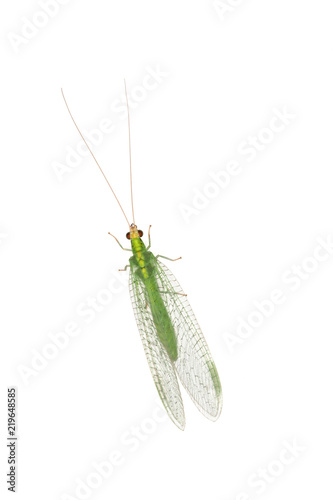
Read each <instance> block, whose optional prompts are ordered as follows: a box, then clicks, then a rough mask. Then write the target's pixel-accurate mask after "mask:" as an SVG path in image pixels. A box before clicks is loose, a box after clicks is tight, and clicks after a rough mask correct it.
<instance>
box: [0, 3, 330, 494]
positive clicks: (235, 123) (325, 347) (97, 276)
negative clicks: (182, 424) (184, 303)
mask: <svg viewBox="0 0 333 500" xmlns="http://www.w3.org/2000/svg"><path fill="white" fill-rule="evenodd" d="M62 3H63V5H61V6H60V5H59V4H57V5H58V7H59V8H58V12H53V14H52V15H53V17H52V18H49V17H47V16H46V18H45V15H44V16H43V15H42V16H40V12H41V11H42V12H43V9H42V8H41V6H40V4H39V3H38V2H37V1H32V0H29V1H28V2H27V1H23V0H19V1H16V2H10V3H9V2H7V3H4V4H3V5H2V12H1V19H2V21H1V35H2V37H1V40H2V42H1V60H2V78H1V87H2V89H1V103H0V110H1V138H2V141H1V142H2V147H1V164H2V167H1V184H0V185H1V196H0V203H1V207H0V234H1V237H0V242H1V245H0V261H1V271H0V276H1V278H0V279H1V288H0V293H1V338H2V347H1V360H0V361H1V362H0V366H1V398H0V400H1V401H0V424H1V446H0V447H1V454H0V455H1V488H2V491H4V492H6V484H5V481H6V472H7V462H6V459H7V451H6V392H7V386H9V385H16V386H17V387H18V435H19V441H18V493H17V497H16V498H19V499H24V500H25V499H27V498H29V499H30V498H34V500H44V499H69V498H71V499H73V498H83V497H84V495H83V493H82V491H83V490H80V491H79V490H77V491H75V490H76V487H77V484H79V483H78V482H79V481H83V482H85V484H86V483H87V481H89V480H91V478H95V480H97V482H98V481H99V479H98V476H91V474H92V473H96V471H95V468H94V466H93V463H100V462H102V461H105V460H107V459H108V457H109V456H110V455H111V454H112V453H113V452H115V451H117V450H118V451H119V452H120V453H121V455H122V463H121V464H120V465H116V466H115V467H114V470H113V472H112V473H111V474H110V475H109V477H108V478H104V479H101V480H100V483H101V484H100V485H98V487H94V488H93V490H90V492H89V491H88V490H87V493H86V496H85V498H96V499H97V498H101V499H102V498H117V499H118V500H130V499H132V498H137V497H139V498H145V499H146V500H153V499H154V500H155V499H157V498H158V499H160V500H165V499H168V500H169V499H170V498H175V499H178V498H191V499H193V500H199V499H200V500H201V499H202V498H210V499H213V500H235V499H237V500H248V499H249V498H250V499H256V498H258V497H259V496H261V497H262V498H269V499H280V498H284V499H288V500H289V499H290V500H292V499H295V498H302V499H313V498H328V497H330V496H331V495H332V479H331V478H332V465H333V464H332V444H333V443H332V417H333V412H332V403H331V397H330V396H331V393H332V347H333V344H332V334H333V318H332V314H331V311H332V279H333V255H331V254H329V253H326V254H325V252H324V251H323V250H322V251H321V253H320V255H321V256H322V258H323V259H324V258H325V260H322V261H321V262H319V263H317V264H318V265H317V266H316V261H314V260H313V258H312V259H309V258H311V257H313V255H314V252H315V248H316V246H317V245H318V242H317V240H318V238H322V239H323V240H326V239H327V238H329V237H330V235H333V224H332V209H333V201H332V180H333V177H332V146H331V143H332V113H333V107H332V88H333V85H332V84H333V82H332V73H331V59H332V38H333V37H332V28H331V24H332V23H331V20H332V6H331V2H329V1H320V2H310V1H297V0H294V1H290V0H280V1H279V2H274V1H267V0H243V1H231V0H230V1H229V2H228V1H227V0H226V1H225V2H224V5H225V6H227V7H228V6H229V10H228V11H226V12H225V14H224V13H223V11H222V7H221V5H222V3H223V2H220V4H221V5H220V9H217V8H216V7H214V4H213V1H212V0H206V1H203V0H201V1H199V0H195V1H194V0H184V1H182V2H179V1H176V0H170V1H168V2H161V1H156V0H154V1H153V0H143V1H141V2H137V1H134V0H125V1H122V2H120V1H104V0H95V1H94V2H92V1H91V2H89V1H87V0H81V1H78V0H71V1H69V2H67V3H66V2H62ZM44 12H45V10H44ZM27 20H29V21H32V20H34V21H35V22H36V23H37V24H38V23H39V24H41V23H42V24H43V23H44V26H43V27H38V28H35V29H34V31H32V29H31V25H30V31H29V29H28V28H27ZM22 30H23V31H24V30H25V35H27V30H28V32H29V33H30V35H29V33H28V35H29V36H30V38H25V39H23V38H21V39H20V38H18V37H19V36H23V35H22V33H23V31H22ZM152 70H155V71H156V70H157V71H159V72H160V73H163V77H160V78H159V79H160V81H157V80H153V79H151V78H150V79H149V77H147V74H149V71H152ZM124 76H126V78H127V85H128V89H129V94H130V97H132V100H133V99H134V97H135V98H137V97H138V96H139V97H140V99H141V98H142V100H141V102H139V103H138V102H137V103H136V107H135V108H134V107H132V108H131V119H132V155H133V169H134V195H135V209H136V220H137V223H138V225H139V226H140V228H142V230H143V231H144V232H145V236H144V237H146V235H147V228H148V225H149V224H152V251H153V252H154V253H155V254H157V253H162V254H164V255H167V256H170V257H178V256H179V255H181V256H182V257H183V260H182V261H179V262H175V263H170V265H169V267H170V268H171V270H172V271H173V272H174V273H175V275H176V276H177V277H178V278H179V280H180V282H181V284H182V286H183V288H184V290H185V292H186V293H188V297H189V300H190V302H191V304H192V307H193V309H194V311H195V313H196V315H197V317H198V320H199V322H200V324H201V326H202V329H203V331H204V333H205V336H206V339H207V341H208V344H209V346H210V349H211V351H212V353H213V357H214V359H215V361H216V364H217V367H218V370H219V373H220V377H221V380H222V385H223V390H224V408H223V411H222V414H221V417H220V419H219V420H218V421H217V422H215V423H211V422H210V421H208V420H206V419H205V418H204V417H203V416H202V415H201V414H200V413H199V412H198V411H197V409H196V408H195V406H194V405H193V404H192V402H191V401H190V400H189V398H188V397H187V396H186V395H185V394H184V391H183V395H184V404H185V411H186V418H187V425H186V429H185V431H184V432H181V431H180V430H178V429H177V428H176V427H175V426H174V425H173V424H172V422H171V421H170V420H169V419H168V418H167V417H166V416H165V413H163V411H162V410H158V404H157V399H158V396H157V392H156V389H155V387H154V384H153V382H152V379H151V376H150V372H149V369H148V366H147V363H146V360H145V356H144V353H143V349H142V346H141V341H140V337H139V333H138V331H137V328H136V324H135V321H134V317H133V314H132V310H131V304H130V300H129V294H128V290H127V286H126V284H125V285H124V284H122V282H120V281H119V278H117V276H118V273H117V269H118V268H119V267H123V266H124V265H125V264H126V259H127V258H128V254H127V253H125V252H122V251H121V249H120V248H119V247H118V246H117V244H116V243H115V241H114V240H112V239H111V237H110V236H108V234H107V233H108V231H111V232H112V233H113V234H115V235H116V236H117V237H118V238H119V239H120V240H121V242H122V243H124V244H126V239H125V233H126V231H127V226H126V222H125V219H124V218H123V216H122V214H121V212H120V210H119V208H118V207H117V205H116V202H115V200H114V199H113V197H112V194H111V192H110V191H109V189H108V187H107V185H106V183H105V182H104V180H103V178H102V176H101V174H100V172H99V171H98V169H97V167H96V165H95V164H94V163H93V161H92V159H91V158H87V157H85V158H83V159H82V160H80V158H79V160H78V162H77V163H78V164H77V166H76V167H75V168H72V170H71V171H70V172H66V173H65V174H64V175H63V176H60V177H61V178H59V175H58V176H57V175H56V172H55V165H56V163H55V162H58V164H59V163H62V164H65V157H66V152H67V151H68V147H71V148H76V147H77V145H78V142H79V139H80V138H79V136H78V134H77V131H76V130H75V128H74V126H73V123H72V122H71V120H70V117H69V115H68V113H67V111H66V108H65V106H64V103H63V101H62V98H61V93H60V88H61V87H63V88H64V90H65V93H66V97H67V99H68V101H69V104H70V106H71V108H72V111H73V113H74V115H75V117H76V119H77V121H78V123H79V124H80V126H81V127H82V129H84V130H85V131H87V130H91V129H93V128H96V127H97V126H99V124H100V122H101V120H103V119H105V118H108V119H110V120H112V122H113V123H114V129H113V131H112V133H109V134H105V135H104V136H103V142H102V144H100V145H97V146H96V147H94V151H95V153H96V156H97V157H98V159H99V160H100V162H101V164H102V165H103V166H104V168H105V171H106V174H107V176H108V178H109V180H110V182H111V183H112V185H113V187H114V189H115V190H116V192H117V194H118V196H119V198H120V200H121V201H122V202H123V204H124V207H125V211H126V212H127V213H128V214H130V198H129V194H130V191H129V182H128V143H127V140H128V137H127V125H126V120H124V119H123V113H120V112H119V107H118V108H117V106H119V104H117V102H118V101H117V100H118V99H122V96H123V92H124V90H123V77H124ZM143 82H146V83H147V82H149V84H150V86H153V84H154V82H155V83H156V82H157V83H156V85H154V87H155V88H154V89H151V90H144V87H143ZM140 89H141V90H140ZM142 89H143V90H142ZM140 92H141V93H140ZM134 100H135V99H134ZM112 106H113V108H112ZM274 109H275V110H276V109H277V110H280V112H282V111H283V110H285V111H286V110H287V112H288V113H289V114H290V115H293V119H291V120H290V123H289V124H288V125H287V126H285V127H284V130H283V131H281V132H275V133H274V134H273V135H272V136H270V135H267V134H269V132H267V130H266V131H264V132H263V131H262V130H263V129H265V128H266V127H267V126H269V124H270V123H271V119H272V117H273V116H274ZM280 125H281V123H280ZM258 134H259V135H260V134H261V135H260V137H262V138H264V139H267V138H268V139H269V141H270V143H269V144H266V145H265V147H264V148H262V149H261V150H260V151H256V152H255V154H254V156H255V157H254V159H253V160H252V161H248V159H249V155H245V154H243V155H242V154H241V152H240V150H239V147H240V145H241V144H242V143H244V141H248V138H249V137H255V136H258ZM265 134H266V135H265ZM250 140H251V139H250ZM261 146H262V143H261ZM261 146H260V147H261ZM235 159H237V161H238V162H239V171H238V175H235V176H233V177H232V178H231V180H230V182H229V185H228V186H225V187H223V188H222V187H221V188H218V190H216V187H215V188H212V187H211V188H209V187H207V185H208V183H209V182H211V179H210V176H209V173H210V172H212V171H215V172H218V171H221V170H225V168H226V165H227V163H228V162H229V161H231V160H235ZM209 189H215V191H214V194H215V195H216V196H215V198H211V199H209V200H206V202H205V201H204V200H203V201H201V203H202V205H204V204H205V203H206V206H204V207H203V208H201V209H200V210H198V209H197V212H198V213H196V214H194V215H191V216H190V218H189V220H188V221H187V222H186V220H185V218H184V215H183V210H184V205H187V207H190V206H192V208H193V197H194V190H199V191H196V193H198V192H200V193H204V190H206V193H207V192H208V191H209ZM209 192H210V193H212V191H209ZM181 207H183V208H181ZM316 255H319V254H316ZM293 265H300V266H303V267H304V266H305V268H306V269H308V271H306V272H305V273H304V270H303V271H301V272H303V273H304V274H303V275H302V276H303V277H302V278H299V282H298V285H299V286H298V285H297V284H296V280H295V281H293V282H291V281H290V280H291V274H290V273H291V272H293V271H291V269H292V266H293ZM315 267H316V269H315ZM310 268H311V271H309V269H310ZM294 269H296V268H294ZM288 273H289V274H288ZM115 277H116V278H115ZM122 279H124V276H122ZM288 279H289V283H288ZM110 282H111V286H113V287H114V288H117V289H118V293H112V294H111V298H112V301H111V302H110V303H109V304H107V305H104V306H102V310H101V311H99V312H98V313H96V314H95V317H94V319H93V320H92V321H91V322H90V323H87V321H86V320H87V316H85V317H84V316H80V315H79V313H78V311H79V310H80V309H78V308H80V307H81V308H82V307H87V306H86V301H87V300H88V299H89V297H90V298H91V297H104V298H105V297H106V295H105V292H103V289H106V288H107V287H108V286H109V284H110ZM112 283H113V285H112ZM292 283H294V285H292ZM297 286H298V287H297ZM292 288H297V289H295V290H293V289H292ZM273 289H280V290H281V293H283V297H284V303H283V304H281V305H276V306H274V307H275V309H274V311H273V312H272V314H271V315H270V317H268V318H263V317H262V316H261V325H260V326H259V327H256V328H253V329H252V331H251V333H250V334H249V335H248V337H247V338H246V339H244V338H243V339H242V338H240V337H239V335H238V336H237V331H236V329H237V325H239V321H240V318H241V319H243V320H244V321H247V318H248V316H249V315H251V313H253V311H255V310H256V306H255V305H254V301H260V302H262V301H264V300H268V299H269V298H270V294H271V292H272V290H273ZM103 294H104V295H103ZM110 300H111V299H110ZM266 305H267V304H266ZM99 306H100V307H101V304H99ZM267 307H268V306H267ZM272 307H273V306H272ZM81 310H82V309H81ZM254 317H255V316H254V315H253V316H252V319H253V318H254ZM257 318H258V315H257ZM259 320H260V316H259ZM71 322H75V323H76V324H77V325H78V327H79V328H80V333H79V334H78V335H77V336H76V337H72V338H70V340H68V345H67V346H65V347H64V348H63V349H60V350H58V352H57V353H55V357H54V359H49V360H46V361H45V366H44V367H43V369H40V370H35V372H34V374H33V375H32V374H31V373H32V372H28V374H29V375H26V376H25V377H24V376H22V369H30V370H32V363H33V358H34V354H33V353H36V350H37V351H38V352H39V353H42V352H43V350H44V349H46V347H45V346H47V344H50V342H51V340H50V336H49V335H50V332H51V333H53V334H56V333H59V332H64V329H65V328H66V325H68V323H71ZM226 333H229V334H231V335H234V337H233V338H234V339H235V338H236V339H237V338H238V341H240V342H242V343H237V344H235V345H234V348H232V347H230V342H228V341H227V340H226V339H227V338H229V339H230V338H231V337H230V336H229V337H227V336H226ZM22 367H25V368H22ZM20 370H21V373H20ZM161 419H162V420H163V421H162V422H161V421H160V420H161ZM156 420H159V422H157V421H156ZM137 427H139V428H140V429H141V430H140V433H141V434H140V436H141V437H140V438H135V439H134V440H132V441H130V442H129V443H128V438H129V436H130V435H132V434H133V433H134V432H137V431H136V428H137ZM124 440H125V441H124ZM286 441H287V442H288V443H290V445H291V444H292V443H293V442H294V444H295V443H296V445H297V447H298V448H299V449H300V450H301V451H298V452H297V453H295V455H297V456H294V457H293V456H292V455H291V454H290V453H289V454H288V453H287V452H286V453H285V452H284V451H283V450H284V449H285V446H286V444H285V442H286ZM281 453H282V454H281ZM286 456H287V457H288V460H287V461H288V462H290V463H288V464H283V463H282V462H283V461H284V462H286V460H285V458H283V457H286ZM281 457H282V459H283V460H282V462H281ZM260 468H262V469H264V470H266V471H267V472H264V473H263V472H260ZM258 474H266V476H265V477H266V479H264V480H261V482H260V483H259V484H260V485H261V486H260V487H259V485H258V480H257V477H258ZM253 475H254V476H253ZM89 478H90V479H89ZM251 478H252V486H251V483H249V481H250V482H251ZM253 481H257V482H256V484H257V486H253ZM81 484H82V483H81ZM10 498H11V497H10Z"/></svg>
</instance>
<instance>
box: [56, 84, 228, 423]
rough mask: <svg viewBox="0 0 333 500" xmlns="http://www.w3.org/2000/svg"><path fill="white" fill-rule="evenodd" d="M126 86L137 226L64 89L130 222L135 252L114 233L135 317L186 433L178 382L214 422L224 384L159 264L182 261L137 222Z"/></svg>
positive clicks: (173, 414) (166, 401) (183, 300)
mask: <svg viewBox="0 0 333 500" xmlns="http://www.w3.org/2000/svg"><path fill="white" fill-rule="evenodd" d="M124 85H125V96H126V104H127V118H128V139H129V164H130V186H131V204H132V217H133V222H132V223H130V222H129V219H128V218H127V216H126V214H125V212H124V210H123V207H122V206H121V204H120V202H119V200H118V198H117V196H116V194H115V192H114V191H113V189H112V187H111V184H110V183H109V181H108V179H107V178H106V176H105V174H104V172H103V170H102V168H101V166H100V164H99V163H98V161H97V159H96V157H95V155H94V154H93V152H92V150H91V148H90V146H89V144H88V143H87V141H86V139H85V138H84V136H83V134H82V133H81V131H80V129H79V127H78V125H77V124H76V122H75V120H74V118H73V115H72V113H71V111H70V109H69V106H68V104H67V101H66V99H65V96H64V93H63V90H62V89H61V92H62V96H63V98H64V101H65V104H66V107H67V110H68V112H69V114H70V116H71V118H72V120H73V123H74V125H75V127H76V128H77V130H78V132H79V134H80V136H81V138H82V139H83V141H84V143H85V145H86V146H87V148H88V150H89V152H90V154H91V156H92V157H93V159H94V161H95V162H96V164H97V166H98V168H99V169H100V171H101V173H102V175H103V176H104V178H105V180H106V182H107V184H108V186H109V188H110V189H111V191H112V193H113V195H114V197H115V199H116V201H117V203H118V205H119V207H120V209H121V211H122V212H123V215H124V217H125V219H126V222H127V225H128V228H129V231H128V232H127V233H126V238H127V239H128V240H130V242H131V248H124V247H123V246H122V245H121V243H120V242H119V241H118V240H117V238H116V237H115V236H113V235H111V236H113V238H114V239H115V240H116V241H117V243H118V244H119V246H120V247H121V248H122V249H123V250H124V251H127V252H131V253H132V256H131V257H130V259H129V264H127V265H126V266H125V268H124V269H119V271H126V270H127V269H129V273H130V277H129V278H130V279H129V290H130V297H131V302H132V306H133V310H134V316H135V319H136V323H137V326H138V329H139V332H140V336H141V340H142V344H143V348H144V351H145V354H146V358H147V361H148V365H149V368H150V371H151V374H152V377H153V380H154V382H155V385H156V388H157V391H158V394H159V396H160V398H161V401H162V403H163V405H164V407H165V409H166V411H167V413H168V415H169V417H170V418H171V420H172V421H173V422H174V423H175V424H176V425H177V427H179V428H180V429H181V430H184V428H185V413H184V406H183V400H182V396H181V392H180V389H179V383H178V381H179V380H180V382H181V383H182V385H183V386H184V387H185V389H186V391H187V392H188V394H189V396H190V397H191V399H192V401H193V402H194V403H195V405H196V406H197V408H198V409H199V410H200V411H201V412H202V413H203V414H204V415H205V416H206V417H207V418H209V419H210V420H213V421H214V420H216V419H217V418H218V417H219V415H220V413H221V409H222V388H221V382H220V378H219V375H218V372H217V369H216V366H215V363H214V361H213V358H212V356H211V354H210V351H209V348H208V345H207V342H206V340H205V338H204V336H203V334H202V331H201V329H200V326H199V324H198V322H197V320H196V318H195V316H194V314H193V311H192V309H191V306H190V304H189V302H188V300H187V296H186V294H184V292H183V290H182V288H181V286H180V285H179V283H178V281H177V280H176V278H175V277H174V275H173V274H172V273H171V271H170V270H169V269H168V268H167V267H166V266H165V265H164V264H163V263H162V262H161V261H160V259H167V260H178V259H169V258H168V257H165V256H163V255H156V256H155V255H154V254H153V253H152V252H151V251H150V247H151V237H150V228H151V226H149V230H148V246H146V245H145V244H144V242H143V240H142V236H143V232H142V231H141V229H138V228H137V225H136V224H135V218H134V203H133V187H132V184H133V183H132V159H131V128H130V112H129V105H128V95H127V88H126V82H125V81H124ZM109 234H111V233H109ZM180 258H181V257H179V259H180Z"/></svg>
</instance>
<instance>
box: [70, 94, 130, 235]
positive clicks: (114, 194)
mask: <svg viewBox="0 0 333 500" xmlns="http://www.w3.org/2000/svg"><path fill="white" fill-rule="evenodd" d="M61 93H62V97H63V98H64V101H65V104H66V108H67V110H68V113H69V115H70V117H71V118H72V120H73V123H74V125H75V127H76V128H77V131H78V132H79V134H80V136H81V137H82V139H83V142H84V143H85V145H86V146H87V148H88V151H89V153H90V154H91V156H92V157H93V158H94V160H95V162H96V164H97V166H98V168H99V169H100V171H101V172H102V174H103V177H104V179H105V180H106V182H107V184H108V186H109V188H110V189H111V191H112V193H113V196H114V197H115V198H116V200H117V203H118V205H119V206H120V208H121V211H122V213H123V214H124V217H125V219H126V221H127V224H128V225H129V227H131V225H130V223H129V220H128V218H127V217H126V214H125V212H124V209H123V207H122V206H121V204H120V201H119V200H118V198H117V196H116V193H115V192H114V191H113V189H112V187H111V184H110V183H109V181H108V180H107V178H106V175H105V173H104V172H103V170H102V167H101V166H100V164H99V163H98V161H97V160H96V157H95V155H94V153H93V152H92V151H91V149H90V147H89V144H88V143H87V141H86V140H85V138H84V136H83V134H82V132H81V130H80V129H79V127H78V125H77V124H76V121H75V120H74V117H73V115H72V113H71V110H70V109H69V106H68V104H67V101H66V98H65V94H64V91H63V90H62V89H61Z"/></svg>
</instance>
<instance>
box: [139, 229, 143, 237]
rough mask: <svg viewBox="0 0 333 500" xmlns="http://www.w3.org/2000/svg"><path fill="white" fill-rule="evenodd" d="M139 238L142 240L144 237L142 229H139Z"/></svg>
mask: <svg viewBox="0 0 333 500" xmlns="http://www.w3.org/2000/svg"><path fill="white" fill-rule="evenodd" d="M139 236H140V238H142V236H143V231H141V229H139Z"/></svg>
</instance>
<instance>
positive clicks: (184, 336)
mask: <svg viewBox="0 0 333 500" xmlns="http://www.w3.org/2000/svg"><path fill="white" fill-rule="evenodd" d="M156 274H157V275H156V278H157V283H158V287H159V289H160V292H161V295H162V298H163V301H164V303H165V306H166V308H167V311H168V312H169V315H170V318H171V321H172V324H173V326H174V329H175V332H176V338H177V346H178V358H177V360H176V361H175V362H174V365H175V368H176V371H177V374H178V376H179V378H180V380H181V382H182V384H183V386H184V387H185V389H186V390H187V392H188V393H189V395H190V397H191V398H192V400H193V402H194V403H195V404H196V406H197V407H198V409H199V410H200V411H201V412H202V413H203V414H204V415H205V416H206V417H207V418H209V419H211V420H216V419H217V418H218V417H219V415H220V413H221V409H222V388H221V383H220V379H219V375H218V372H217V369H216V366H215V363H214V361H213V358H212V356H211V354H210V352H209V348H208V345H207V343H206V340H205V338H204V336H203V334H202V331H201V329H200V326H199V324H198V322H197V320H196V318H195V316H194V313H193V311H192V309H191V306H190V304H189V302H188V300H187V298H186V297H185V296H183V295H178V294H179V293H184V292H183V290H182V289H181V286H180V285H179V283H178V281H177V280H176V278H175V277H174V275H173V274H172V273H171V271H170V270H169V269H168V268H167V267H166V266H165V265H164V264H163V263H161V262H160V261H159V260H156ZM177 292H178V293H177Z"/></svg>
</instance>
